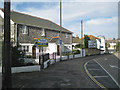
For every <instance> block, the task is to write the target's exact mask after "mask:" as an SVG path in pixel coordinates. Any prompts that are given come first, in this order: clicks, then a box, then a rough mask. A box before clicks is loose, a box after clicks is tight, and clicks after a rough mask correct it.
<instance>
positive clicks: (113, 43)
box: [105, 40, 117, 53]
mask: <svg viewBox="0 0 120 90" xmlns="http://www.w3.org/2000/svg"><path fill="white" fill-rule="evenodd" d="M105 42H106V43H107V44H108V52H109V53H114V52H115V51H116V45H117V40H105Z"/></svg>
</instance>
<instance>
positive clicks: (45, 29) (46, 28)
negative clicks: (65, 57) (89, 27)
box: [0, 9, 72, 56]
mask: <svg viewBox="0 0 120 90" xmlns="http://www.w3.org/2000/svg"><path fill="white" fill-rule="evenodd" d="M0 18H1V19H4V11H3V10H2V9H0ZM1 27H3V25H1ZM60 30H61V37H60ZM2 31H3V29H2ZM35 38H48V47H42V48H41V47H38V46H37V45H36V43H37V40H36V39H35ZM54 38H56V40H54ZM60 38H61V40H62V45H61V46H62V47H61V48H62V52H66V49H64V48H66V47H67V50H68V51H72V32H71V31H69V30H67V29H66V28H63V27H60V26H59V25H57V24H56V23H54V22H52V21H50V20H47V19H43V18H39V17H34V16H31V15H28V14H23V13H19V12H15V11H11V40H12V42H13V45H17V44H20V45H21V48H20V49H21V50H23V51H25V52H26V53H28V54H32V55H34V56H36V55H37V54H38V53H39V52H41V51H42V52H43V53H53V52H57V53H58V54H59V52H60V43H57V42H59V41H60ZM53 41H54V42H53Z"/></svg>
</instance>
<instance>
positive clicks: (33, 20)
mask: <svg viewBox="0 0 120 90" xmlns="http://www.w3.org/2000/svg"><path fill="white" fill-rule="evenodd" d="M1 10H2V11H3V9H1ZM11 19H12V20H13V21H14V22H15V23H18V24H24V25H28V26H34V27H40V28H46V29H51V30H56V31H60V30H61V29H62V32H67V33H73V32H72V31H70V30H68V29H66V28H64V27H60V25H58V24H56V23H54V22H52V21H50V20H47V19H43V18H39V17H35V16H31V15H28V14H24V13H20V12H16V11H11Z"/></svg>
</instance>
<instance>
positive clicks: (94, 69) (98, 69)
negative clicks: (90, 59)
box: [88, 69, 102, 70]
mask: <svg viewBox="0 0 120 90" xmlns="http://www.w3.org/2000/svg"><path fill="white" fill-rule="evenodd" d="M88 70H102V69H88Z"/></svg>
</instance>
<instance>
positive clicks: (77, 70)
mask: <svg viewBox="0 0 120 90" xmlns="http://www.w3.org/2000/svg"><path fill="white" fill-rule="evenodd" d="M98 57H100V56H90V57H85V58H77V59H72V60H67V61H62V62H58V63H55V64H53V65H51V66H50V67H48V68H47V69H45V70H42V71H40V72H31V73H19V74H13V75H12V81H13V88H19V89H22V88H34V89H37V88H100V87H99V86H98V85H97V84H96V83H94V81H93V80H91V79H90V78H89V76H88V75H87V73H86V72H85V69H84V67H83V66H84V63H85V62H87V61H89V60H92V59H94V58H98Z"/></svg>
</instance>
